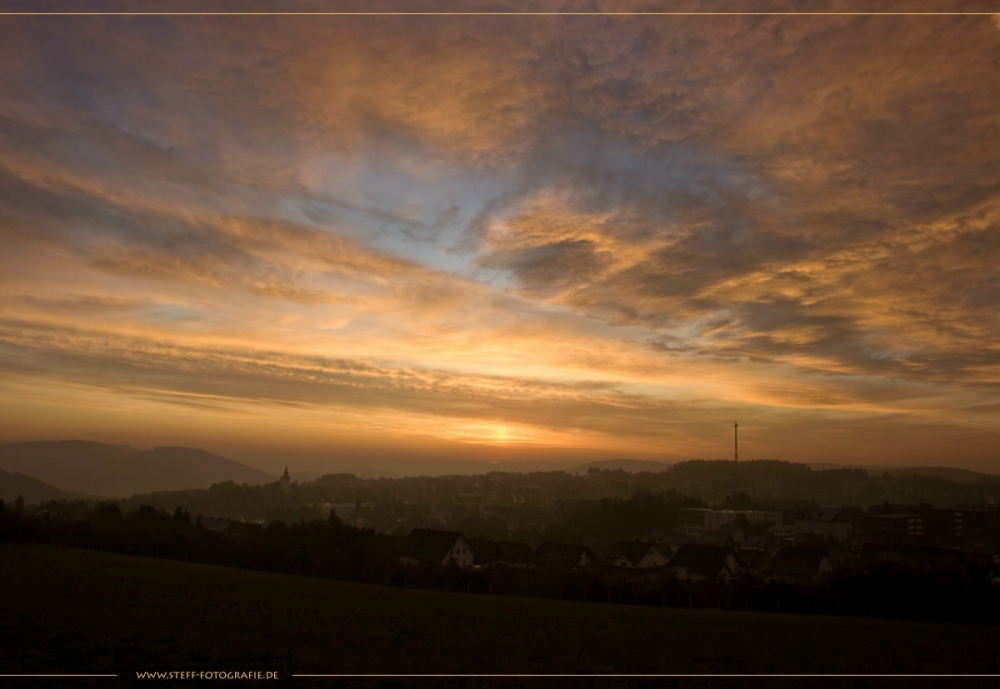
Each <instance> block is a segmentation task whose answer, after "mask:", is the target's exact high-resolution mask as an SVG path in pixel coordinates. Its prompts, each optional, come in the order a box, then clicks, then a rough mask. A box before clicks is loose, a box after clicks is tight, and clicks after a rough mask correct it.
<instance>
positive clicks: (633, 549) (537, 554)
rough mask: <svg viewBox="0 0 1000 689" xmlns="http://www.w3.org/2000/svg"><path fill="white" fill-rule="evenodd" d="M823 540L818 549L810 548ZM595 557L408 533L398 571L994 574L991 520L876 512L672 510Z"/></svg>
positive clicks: (796, 576) (990, 516) (995, 524)
mask: <svg viewBox="0 0 1000 689" xmlns="http://www.w3.org/2000/svg"><path fill="white" fill-rule="evenodd" d="M817 537H819V539H822V544H823V545H824V546H825V547H817V546H816V544H817V543H818V542H820V541H819V540H818V539H817ZM592 545H593V547H594V548H597V549H599V550H601V551H602V552H605V551H606V552H605V554H604V557H599V556H598V555H597V554H596V553H595V552H594V551H593V550H592V549H591V548H590V547H588V546H586V545H575V544H567V543H542V544H541V545H539V546H538V547H537V548H534V549H533V548H531V547H530V546H529V545H528V544H526V543H514V542H503V541H500V542H494V541H470V540H468V539H466V538H465V537H464V536H463V535H462V534H461V533H458V532H456V531H439V530H435V529H414V530H413V531H412V532H411V533H410V535H409V536H408V537H407V538H405V539H404V541H403V543H402V544H401V549H400V561H401V562H402V563H404V564H411V565H417V564H424V565H426V564H436V565H441V566H447V565H456V566H458V567H462V568H473V567H475V568H484V569H490V568H500V567H506V568H516V569H557V570H562V571H574V570H579V569H588V568H589V569H595V568H601V569H603V570H604V571H605V572H606V573H609V574H612V575H617V576H621V577H623V578H627V579H632V580H636V579H639V580H641V579H648V580H656V579H659V578H662V577H669V578H675V579H677V580H679V581H699V580H702V581H703V580H710V581H720V582H726V581H729V580H732V579H735V578H739V577H741V576H743V575H745V574H748V573H750V574H753V575H755V576H759V577H762V578H764V579H765V580H770V581H788V582H796V583H809V582H819V581H822V580H824V579H826V578H828V577H829V576H830V574H831V572H832V570H833V565H834V564H836V563H838V562H842V561H845V560H848V559H859V560H865V561H870V562H883V563H895V564H900V565H909V566H914V567H920V568H922V569H928V568H930V569H936V568H941V569H952V568H956V567H962V566H964V565H966V564H970V563H976V564H978V565H980V566H982V567H983V568H985V569H987V570H989V569H993V570H995V571H1000V511H998V510H996V509H993V510H990V509H934V508H931V507H930V506H929V505H883V506H877V507H873V508H871V509H869V510H868V511H867V512H864V511H862V510H860V509H852V508H827V507H820V506H818V505H816V504H815V503H802V504H800V505H799V506H798V507H797V508H796V509H795V510H792V511H789V512H781V511H767V510H724V509H709V508H686V509H681V510H680V511H679V515H678V525H677V526H676V527H675V528H672V529H669V530H666V531H663V532H660V533H657V534H653V538H652V539H650V540H643V541H639V540H637V541H619V542H617V543H614V544H613V545H611V546H610V547H606V548H604V549H601V548H599V547H598V545H597V544H592Z"/></svg>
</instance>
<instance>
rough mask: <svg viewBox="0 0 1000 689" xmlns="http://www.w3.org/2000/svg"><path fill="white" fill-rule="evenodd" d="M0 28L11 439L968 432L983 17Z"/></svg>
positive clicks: (988, 307) (984, 402)
mask: <svg viewBox="0 0 1000 689" xmlns="http://www.w3.org/2000/svg"><path fill="white" fill-rule="evenodd" d="M0 34H2V36H0V57H2V59H3V62H4V65H5V69H4V72H3V74H2V76H0V242H2V244H3V246H4V251H3V252H2V254H0V295H2V296H0V349H2V350H3V356H2V358H0V367H2V369H3V371H4V377H5V378H6V379H7V380H8V383H7V384H6V385H7V386H8V387H7V388H6V392H5V393H4V394H5V395H14V394H16V395H17V396H18V398H19V399H20V400H21V401H22V402H24V404H23V405H21V409H22V411H21V412H16V414H15V416H14V417H10V418H12V419H13V420H15V421H16V427H15V426H12V427H10V428H7V429H4V430H3V433H4V435H5V437H6V438H8V439H15V438H21V437H26V436H28V435H31V436H32V437H37V436H40V435H55V436H58V435H60V434H62V433H65V432H68V431H69V430H71V429H72V430H77V429H78V428H79V426H78V425H74V423H75V422H74V421H73V420H72V419H73V418H75V417H74V412H73V408H72V405H71V404H69V405H62V406H59V405H55V406H53V404H52V403H51V399H52V398H53V395H54V394H55V395H57V391H59V390H63V389H64V390H65V398H66V399H79V400H81V401H80V404H86V402H85V401H83V400H85V399H90V398H93V399H95V400H96V399H97V398H100V399H102V400H105V401H106V402H108V404H110V407H109V409H108V412H107V423H106V425H105V427H107V428H111V427H114V425H115V424H116V423H118V424H121V425H129V424H132V423H138V424H139V426H141V428H139V429H138V430H136V431H135V432H136V433H137V434H138V435H139V436H141V437H144V438H148V439H149V442H150V443H153V442H168V441H171V438H167V437H165V436H166V435H168V429H167V426H166V425H163V424H158V423H157V422H156V418H157V414H158V413H161V412H162V413H164V414H168V413H169V412H168V410H170V409H176V408H184V409H197V410H198V414H199V420H198V424H199V427H200V428H203V429H206V430H205V431H204V432H205V434H207V437H215V438H216V440H217V442H218V443H222V444H225V443H226V442H236V440H235V438H234V436H237V435H239V432H238V431H237V430H234V429H237V428H238V425H234V423H235V422H234V421H233V419H234V418H244V415H246V416H245V418H247V419H253V418H257V419H266V424H270V425H268V426H267V427H268V428H269V429H270V430H269V431H268V432H269V433H271V434H272V443H273V444H274V445H280V444H281V441H282V438H285V437H287V440H288V442H289V443H291V444H294V443H295V442H297V440H296V438H295V434H296V433H297V432H298V431H297V430H296V429H300V428H301V427H302V425H303V424H307V425H309V426H310V428H311V430H310V431H309V433H310V438H312V439H313V440H311V441H310V442H313V443H314V444H315V445H316V446H317V447H320V446H324V444H325V445H326V446H328V447H330V448H335V447H336V446H337V444H338V442H341V441H342V440H343V439H344V438H346V437H348V436H351V437H353V436H354V435H357V434H358V433H362V434H364V433H368V434H369V436H370V441H371V442H372V443H373V444H374V445H375V446H377V445H378V438H379V437H380V436H382V435H385V434H386V433H387V429H395V431H398V432H399V433H402V434H404V435H407V437H421V438H425V439H427V441H428V442H432V441H436V440H440V441H442V442H445V441H446V442H448V443H454V442H456V441H457V443H458V444H457V445H454V444H453V445H449V448H451V449H449V452H458V453H461V452H462V451H463V450H462V448H463V447H466V446H468V447H472V446H477V445H504V446H511V447H517V448H522V449H523V451H524V452H529V451H541V450H540V449H539V448H541V449H542V450H544V449H545V448H550V449H553V450H554V449H558V448H577V449H579V450H581V451H583V450H587V451H601V452H607V453H609V454H623V453H633V454H635V453H640V454H641V453H645V454H648V455H651V456H652V455H660V456H665V457H675V458H681V457H690V456H724V455H725V454H726V453H727V452H728V428H729V425H730V424H731V423H732V419H733V418H735V417H736V416H738V417H739V419H740V422H741V430H743V429H744V428H747V433H746V437H747V442H749V443H750V444H751V445H753V447H752V449H750V450H747V453H748V454H746V456H772V457H774V456H778V457H781V458H785V459H795V460H811V459H823V460H832V459H837V458H839V459H843V460H845V461H875V460H877V459H878V458H879V457H886V458H890V459H892V460H893V461H897V460H898V461H904V460H905V461H910V462H915V463H931V462H933V463H939V462H940V463H952V464H955V463H959V464H961V463H966V464H975V465H977V466H984V463H989V462H991V461H992V460H995V459H996V458H997V457H996V453H995V449H991V448H995V447H996V444H995V443H996V440H997V437H996V436H997V433H998V432H997V430H996V428H997V421H998V414H1000V394H998V391H1000V345H998V344H997V342H1000V339H998V335H1000V315H998V311H997V308H996V304H998V303H1000V269H998V268H997V266H998V265H1000V166H998V165H997V161H998V160H1000V120H998V119H997V117H996V113H997V112H1000V94H998V93H997V91H996V89H994V88H990V85H991V84H994V83H996V81H997V77H998V76H1000V74H998V72H1000V63H998V61H997V60H996V57H995V56H996V55H997V51H998V50H1000V32H998V31H997V27H996V26H995V17H994V18H991V17H988V16H986V17H983V16H980V17H946V16H926V17H872V16H868V17H865V16H855V17H777V16H768V17H705V16H701V17H655V18H654V17H631V18H628V17H615V18H612V17H476V18H471V17H434V18H430V17H425V18H414V17H394V18H389V17H350V18H346V17H343V18H322V19H318V18H311V19H307V18H292V17H285V18H281V17H263V18H261V17H258V18H247V17H243V18H236V17H225V18H173V19H170V18H146V19H126V18H121V17H118V18H99V19H98V18H88V19H69V18H60V19H58V20H57V19H53V18H7V19H5V20H3V22H2V23H0ZM57 396H58V395H57ZM111 400H119V401H121V403H122V405H123V406H121V405H117V404H112V403H111V402H110V401H111ZM126 402H127V403H126ZM101 404H104V402H102V403H101ZM8 406H9V407H10V408H11V409H14V408H15V407H17V405H14V404H13V403H10V404H9V405H8ZM129 410H130V411H129ZM157 410H160V411H157ZM12 413H15V412H13V411H12ZM140 418H141V422H140V421H139V419H140ZM247 423H261V422H260V421H257V422H251V421H247ZM212 429H215V430H214V433H215V436H212V433H213V431H212ZM754 429H756V431H755V430H754ZM176 432H177V430H176V427H170V428H169V433H176ZM743 435H744V434H743V433H741V436H743ZM455 448H458V449H455Z"/></svg>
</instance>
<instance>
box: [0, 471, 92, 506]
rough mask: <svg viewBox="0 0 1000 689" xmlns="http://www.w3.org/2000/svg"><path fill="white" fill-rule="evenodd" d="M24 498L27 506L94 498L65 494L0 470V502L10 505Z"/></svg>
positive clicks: (23, 476)
mask: <svg viewBox="0 0 1000 689" xmlns="http://www.w3.org/2000/svg"><path fill="white" fill-rule="evenodd" d="M18 496H21V497H23V498H24V502H25V503H26V504H28V505H36V504H38V503H41V502H48V501H49V500H72V499H75V498H84V497H96V496H85V495H82V494H80V493H67V492H66V491H64V490H59V489H58V488H56V487H55V486H50V485H49V484H47V483H43V482H42V481H39V480H38V479H37V478H33V477H31V476H26V475H24V474H22V473H19V472H14V473H8V472H6V471H3V470H2V469H0V500H3V501H4V502H6V503H8V504H10V503H13V502H14V501H15V500H17V497H18Z"/></svg>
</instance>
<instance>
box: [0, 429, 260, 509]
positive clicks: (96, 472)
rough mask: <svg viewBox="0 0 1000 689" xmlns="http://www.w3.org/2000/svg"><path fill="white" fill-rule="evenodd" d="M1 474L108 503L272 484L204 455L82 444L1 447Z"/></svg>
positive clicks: (228, 461)
mask: <svg viewBox="0 0 1000 689" xmlns="http://www.w3.org/2000/svg"><path fill="white" fill-rule="evenodd" d="M0 469H2V470H4V471H8V472H19V473H21V474H25V475H27V476H28V477H34V478H36V479H38V480H39V481H41V482H44V483H47V484H50V485H51V486H54V487H55V488H58V489H60V490H62V491H69V492H76V493H87V494H91V495H106V496H109V497H128V496H130V495H135V494H136V493H152V492H156V491H163V490H182V489H188V488H208V487H209V486H211V485H212V484H213V483H221V482H223V481H235V482H236V483H238V484H242V483H248V484H259V483H269V482H271V481H275V480H277V477H276V476H271V475H270V474H267V473H265V472H263V471H259V470H258V469H254V468H252V467H248V466H246V465H245V464H240V463H239V462H234V461H233V460H231V459H226V458H225V457H220V456H219V455H216V454H212V453H211V452H206V451H205V450H196V449H193V448H188V447H157V448H154V449H152V450H136V449H134V448H132V447H129V446H128V445H106V444H104V443H97V442H90V441H83V440H62V441H55V442H31V443H7V444H5V445H0ZM25 499H26V500H27V496H25Z"/></svg>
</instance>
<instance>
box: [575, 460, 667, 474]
mask: <svg viewBox="0 0 1000 689" xmlns="http://www.w3.org/2000/svg"><path fill="white" fill-rule="evenodd" d="M672 466H673V464H666V463H665V462H656V461H653V460H649V459H605V460H604V461H601V462H590V463H589V464H580V465H579V466H575V467H570V468H569V469H566V473H567V474H586V473H587V472H588V471H590V470H591V469H601V470H602V471H603V470H605V469H607V470H609V471H618V470H619V469H623V470H624V471H627V472H628V473H630V474H638V473H641V472H643V471H649V472H651V473H659V472H661V471H666V470H667V469H669V468H670V467H672Z"/></svg>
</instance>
